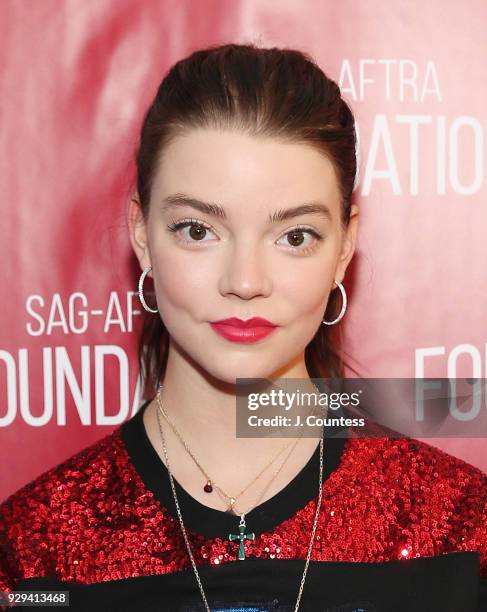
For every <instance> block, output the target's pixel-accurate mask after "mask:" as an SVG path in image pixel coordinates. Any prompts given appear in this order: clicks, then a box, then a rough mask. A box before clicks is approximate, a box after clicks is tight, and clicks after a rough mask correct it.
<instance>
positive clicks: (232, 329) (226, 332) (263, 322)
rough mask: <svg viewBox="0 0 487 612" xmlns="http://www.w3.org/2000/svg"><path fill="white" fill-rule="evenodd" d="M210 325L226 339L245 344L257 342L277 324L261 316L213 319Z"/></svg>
mask: <svg viewBox="0 0 487 612" xmlns="http://www.w3.org/2000/svg"><path fill="white" fill-rule="evenodd" d="M210 325H211V327H212V328H213V330H214V331H215V332H216V333H217V334H219V335H220V336H223V338H225V339H226V340H230V341H231V342H241V343H245V344H250V343H253V342H258V341H259V340H261V339H263V338H265V337H266V336H268V335H269V334H270V333H272V331H273V330H275V329H276V328H277V325H274V323H271V322H270V321H267V319H262V318H261V317H253V318H252V319H249V320H248V321H242V319H237V318H235V317H231V318H230V319H222V320H221V321H213V322H211V323H210Z"/></svg>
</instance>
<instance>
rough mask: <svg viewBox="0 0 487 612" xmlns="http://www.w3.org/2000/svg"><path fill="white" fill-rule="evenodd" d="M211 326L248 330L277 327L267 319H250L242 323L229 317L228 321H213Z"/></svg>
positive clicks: (240, 320)
mask: <svg viewBox="0 0 487 612" xmlns="http://www.w3.org/2000/svg"><path fill="white" fill-rule="evenodd" d="M212 324H215V325H230V326H232V327H238V328H241V329H248V328H252V327H277V325H275V324H274V323H271V321H268V320H267V319H263V318H262V317H252V318H251V319H248V320H247V321H243V320H242V319H237V318H236V317H230V318H229V319H221V320H220V321H213V322H212Z"/></svg>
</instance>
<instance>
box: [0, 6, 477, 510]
mask: <svg viewBox="0 0 487 612" xmlns="http://www.w3.org/2000/svg"><path fill="white" fill-rule="evenodd" d="M486 23H487V4H486V3H485V2H483V1H481V0H479V1H476V0H469V2H466V3H461V4H459V3H457V2H453V1H447V2H445V1H443V0H432V1H430V2H427V3H424V2H420V1H419V0H413V1H411V2H392V3H391V2H387V1H386V0H367V1H366V2H365V1H363V2H362V1H359V2H356V1H355V0H353V1H352V0H346V1H342V2H334V1H331V0H329V1H328V0H322V1H315V0H292V1H290V0H287V1H282V0H272V1H271V0H233V1H225V0H202V1H199V2H193V1H190V0H179V1H177V2H174V1H173V0H71V1H69V2H68V1H67V0H66V1H63V0H42V1H39V2H32V1H29V0H3V2H2V3H0V32H1V36H0V51H1V55H0V57H1V60H0V61H1V64H0V69H1V73H0V74H1V78H0V108H1V111H0V134H1V136H0V156H1V165H2V173H1V174H2V178H1V184H2V190H1V196H2V204H1V206H2V214H1V223H0V256H1V261H2V266H1V268H0V281H1V286H2V309H1V317H0V464H1V466H2V469H1V479H0V499H4V498H5V497H6V496H7V495H9V494H10V493H12V492H14V491H15V490H17V489H18V488H19V487H21V486H23V485H24V484H26V483H27V482H29V481H31V480H32V479H33V478H34V477H36V476H37V475H39V474H40V473H41V472H43V471H45V470H47V469H49V468H51V467H53V466H54V465H57V464H58V463H60V462H61V461H62V460H64V459H66V458H67V457H68V456H70V455H72V454H74V453H75V452H77V451H78V450H80V449H82V448H84V447H86V446H88V445H89V444H91V443H92V442H94V441H96V440H98V439H99V438H101V437H102V436H104V435H106V434H107V433H110V432H111V431H112V430H113V429H114V428H115V427H116V426H117V425H118V424H120V423H121V422H123V421H124V420H126V419H127V418H129V417H130V416H131V415H132V414H133V413H134V412H135V411H136V410H137V409H138V407H139V406H140V391H139V386H138V363H137V341H138V337H137V336H138V330H139V329H140V320H141V305H140V303H139V301H138V297H137V292H136V289H137V280H138V276H139V274H140V269H139V267H138V262H137V261H136V259H135V256H134V255H133V253H132V250H131V247H130V244H129V238H128V229H127V222H126V210H127V205H128V201H129V199H130V195H131V193H132V190H133V189H134V185H135V183H134V181H135V165H134V154H135V150H136V146H137V140H138V135H139V130H140V126H141V121H142V118H143V114H144V112H145V110H146V108H147V106H148V105H149V103H150V102H151V100H152V98H153V96H154V94H155V91H156V89H157V87H158V85H159V83H160V81H161V80H162V78H163V76H164V74H165V73H166V71H167V70H168V69H169V67H170V66H172V65H173V64H174V63H175V62H176V61H177V60H178V59H181V58H182V57H185V56H186V55H188V54H189V53H190V52H192V51H193V50H196V49H198V48H203V47H207V46H209V45H216V44H223V43H228V42H237V43H248V42H252V43H255V44H258V45H260V46H282V47H284V46H288V47H296V48H299V49H301V50H303V51H306V52H307V53H309V54H310V55H311V56H312V57H313V58H314V59H315V61H316V62H317V63H318V64H319V65H320V66H321V67H322V68H323V70H324V71H325V72H326V73H327V74H328V75H329V76H330V77H331V78H333V79H334V80H335V81H336V82H337V83H338V84H339V85H340V87H341V89H342V93H343V96H344V97H345V98H346V100H347V101H348V103H349V104H350V106H351V108H352V110H353V112H354V114H355V117H356V120H357V134H358V137H359V175H358V179H357V183H356V188H355V198H356V200H355V202H356V203H357V204H358V205H359V206H360V209H361V213H360V227H359V239H358V247H357V251H356V254H355V257H354V260H353V262H352V264H351V265H350V267H349V269H348V272H347V277H346V279H345V287H346V289H347V293H348V298H349V305H348V309H347V312H346V315H345V317H344V319H343V320H342V322H341V323H340V325H341V326H343V330H344V342H345V349H346V351H347V353H348V355H350V359H349V362H350V363H352V364H353V365H354V367H356V368H357V369H358V371H359V372H360V374H361V375H362V376H365V377H379V378H388V377H391V378H392V377H399V378H400V377H418V378H423V377H472V378H482V377H486V376H487V248H486V240H487V239H486V235H487V205H486V186H485V180H484V174H485V165H486V161H485V119H486V115H487V80H486V76H487V74H486V73H487V67H486V66H487V64H486V62H485V57H486V51H487V38H486V36H485V24H486ZM350 376H355V374H353V373H350ZM486 409H487V408H486V400H485V396H484V397H483V398H482V410H486ZM427 441H428V442H429V443H431V444H434V445H436V446H439V447H441V448H443V449H444V450H446V451H447V452H450V453H451V454H454V455H456V456H458V457H461V458H463V459H465V460H467V461H469V462H471V463H474V464H475V465H477V466H479V467H481V468H482V469H484V470H487V453H486V440H485V438H482V437H476V438H461V439H460V438H445V439H429V440H427Z"/></svg>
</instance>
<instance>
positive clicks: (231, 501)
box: [156, 385, 324, 612]
mask: <svg viewBox="0 0 487 612" xmlns="http://www.w3.org/2000/svg"><path fill="white" fill-rule="evenodd" d="M161 389H162V385H159V387H158V389H157V394H156V401H157V407H158V411H157V422H158V425H159V432H160V434H161V441H162V449H163V452H164V457H165V460H166V466H167V471H168V474H169V480H170V483H171V490H172V495H173V498H174V504H175V506H176V511H177V515H178V519H179V524H180V526H181V532H182V534H183V537H184V542H185V544H186V549H187V551H188V555H189V558H190V560H191V565H192V567H193V571H194V574H195V577H196V582H197V583H198V587H199V589H200V593H201V597H202V599H203V603H204V605H205V608H206V610H207V612H211V609H210V607H209V605H208V601H207V599H206V595H205V592H204V589H203V585H202V583H201V579H200V575H199V572H198V569H197V567H196V563H195V560H194V557H193V553H192V551H191V546H190V544H189V539H188V536H187V533H186V528H185V526H184V522H183V517H182V514H181V508H180V506H179V500H178V496H177V493H176V487H175V486H174V479H173V475H172V472H171V467H170V464H169V457H168V453H167V447H166V441H165V438H164V432H163V430H162V426H161V419H160V415H161V414H162V416H163V417H164V418H165V419H166V420H167V422H168V423H169V425H170V426H171V428H172V430H173V431H174V433H175V434H176V436H177V437H178V438H179V440H180V441H181V443H182V444H183V446H184V447H185V449H186V451H187V452H188V453H189V455H190V456H191V457H192V458H193V460H194V461H195V463H196V465H197V466H198V468H199V469H200V470H201V472H202V473H203V474H204V476H205V478H206V484H205V486H204V487H203V490H204V491H205V492H206V493H211V492H212V491H213V488H215V489H216V490H217V491H218V492H219V493H220V494H221V495H222V496H223V497H225V499H226V500H227V505H228V509H227V512H230V513H232V514H235V515H237V516H239V517H240V522H239V524H238V530H239V533H238V534H233V533H230V534H229V535H228V539H229V540H230V541H232V542H234V541H236V542H238V560H239V561H244V560H245V558H246V557H245V540H254V539H255V533H246V527H247V526H246V523H245V514H246V513H249V512H250V511H251V510H252V509H253V508H255V506H257V505H258V504H259V502H260V500H261V499H262V497H263V495H264V493H265V491H266V490H267V489H268V488H269V486H270V484H271V483H272V482H273V481H274V479H275V478H276V476H277V474H278V473H279V472H280V471H281V469H282V467H283V465H284V464H285V463H286V461H287V459H288V457H289V455H290V454H291V452H292V451H293V449H294V447H295V446H296V444H297V443H298V441H299V440H300V439H301V437H302V435H301V437H300V438H298V439H297V440H296V441H295V442H294V444H293V446H292V448H291V450H290V451H289V453H288V455H287V456H286V458H285V459H284V461H283V462H282V464H281V466H280V467H279V469H278V470H277V471H275V472H274V474H273V477H272V479H271V481H270V482H269V483H268V485H267V486H266V487H265V489H264V491H263V492H262V493H261V495H260V497H259V499H258V500H257V502H256V503H255V504H254V505H253V506H252V507H251V508H249V509H247V511H246V513H244V512H242V513H240V512H238V511H236V508H235V501H236V500H237V498H238V497H240V496H241V495H242V494H243V493H244V492H245V491H246V490H247V489H248V488H249V487H250V486H251V485H252V484H253V483H254V482H255V481H256V480H257V479H258V478H259V477H260V476H261V475H262V474H263V472H264V471H265V470H266V469H267V468H268V467H269V466H270V465H271V464H272V463H273V462H274V461H275V460H276V459H277V457H278V456H279V455H280V454H281V453H282V452H283V450H284V449H281V450H280V451H279V452H278V454H277V455H276V457H274V458H273V459H272V460H271V461H270V462H269V463H268V464H266V466H265V467H264V469H263V470H261V471H260V472H259V474H258V475H257V476H256V477H255V478H254V479H253V480H252V481H251V482H250V483H249V484H248V485H247V486H246V487H245V488H244V489H242V491H240V493H239V494H238V495H237V496H235V497H232V496H230V495H228V494H227V493H225V492H224V491H223V489H222V488H221V487H219V486H218V485H216V484H215V482H214V481H213V480H212V479H211V478H210V477H209V476H208V473H207V472H206V470H204V469H203V468H202V466H201V464H200V463H199V462H198V461H197V459H196V457H195V456H194V454H193V453H192V452H191V451H190V450H189V448H188V445H187V444H186V442H185V441H184V440H183V438H182V436H181V434H180V433H179V432H178V431H177V429H176V427H175V426H174V424H173V423H172V422H171V421H170V419H169V417H168V415H167V413H166V411H165V410H164V407H163V403H162V399H161ZM323 432H324V428H322V433H321V439H320V469H319V477H318V502H317V504H316V511H315V517H314V521H313V528H312V530H311V537H310V541H309V546H308V553H307V555H306V563H305V566H304V571H303V576H302V578H301V584H300V586H299V592H298V596H297V600H296V605H295V608H294V612H297V611H298V609H299V604H300V601H301V596H302V593H303V588H304V582H305V580H306V574H307V571H308V565H309V561H310V558H311V551H312V549H313V543H314V539H315V534H316V528H317V525H318V517H319V512H320V507H321V498H322V485H323V447H324V440H323Z"/></svg>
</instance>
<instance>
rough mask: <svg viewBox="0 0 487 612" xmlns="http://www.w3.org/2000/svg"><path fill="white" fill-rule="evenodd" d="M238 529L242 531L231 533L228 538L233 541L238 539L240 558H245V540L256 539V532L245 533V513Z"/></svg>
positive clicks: (240, 559)
mask: <svg viewBox="0 0 487 612" xmlns="http://www.w3.org/2000/svg"><path fill="white" fill-rule="evenodd" d="M238 530H239V532H240V533H238V534H234V533H231V534H229V536H228V539H229V540H230V541H231V542H234V541H235V540H238V560H239V561H244V560H245V540H255V533H245V515H244V514H242V516H241V517H240V523H239V525H238Z"/></svg>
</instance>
